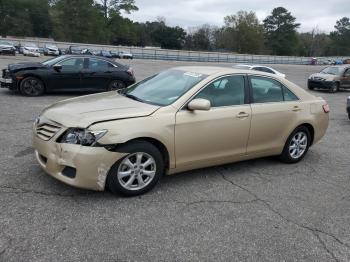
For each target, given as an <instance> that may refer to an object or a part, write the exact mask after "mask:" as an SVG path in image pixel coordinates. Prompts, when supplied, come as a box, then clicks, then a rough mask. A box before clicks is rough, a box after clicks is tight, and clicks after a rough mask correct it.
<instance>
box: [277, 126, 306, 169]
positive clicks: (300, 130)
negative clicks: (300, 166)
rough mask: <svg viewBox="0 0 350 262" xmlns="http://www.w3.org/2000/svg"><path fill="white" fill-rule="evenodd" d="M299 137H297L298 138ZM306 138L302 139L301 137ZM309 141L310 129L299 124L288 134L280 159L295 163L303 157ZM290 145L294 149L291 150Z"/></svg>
mask: <svg viewBox="0 0 350 262" xmlns="http://www.w3.org/2000/svg"><path fill="white" fill-rule="evenodd" d="M298 138H299V139H298ZM304 138H305V139H306V141H304V140H303V139H304ZM310 142H311V135H310V131H309V129H308V128H307V127H305V126H299V127H297V128H296V129H294V131H293V132H292V133H291V134H290V136H289V137H288V139H287V142H286V144H285V145H284V148H283V151H282V154H281V155H280V160H281V161H282V162H284V163H289V164H292V163H297V162H299V161H300V160H302V159H303V158H304V156H305V155H306V153H307V151H308V150H309V147H310ZM292 147H294V148H295V149H294V150H293V149H292Z"/></svg>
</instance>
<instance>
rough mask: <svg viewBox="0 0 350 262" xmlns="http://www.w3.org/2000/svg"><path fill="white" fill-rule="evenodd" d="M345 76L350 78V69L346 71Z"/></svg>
mask: <svg viewBox="0 0 350 262" xmlns="http://www.w3.org/2000/svg"><path fill="white" fill-rule="evenodd" d="M344 76H350V68H348V69H346V70H345V72H344Z"/></svg>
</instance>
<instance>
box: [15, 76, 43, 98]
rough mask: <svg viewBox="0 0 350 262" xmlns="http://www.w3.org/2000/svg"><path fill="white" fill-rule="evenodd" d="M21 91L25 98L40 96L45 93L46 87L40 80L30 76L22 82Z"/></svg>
mask: <svg viewBox="0 0 350 262" xmlns="http://www.w3.org/2000/svg"><path fill="white" fill-rule="evenodd" d="M19 90H20V92H21V94H22V95H24V96H40V95H42V94H43V93H44V91H45V86H44V83H43V82H42V81H41V80H40V79H39V78H36V77H33V76H29V77H26V78H24V79H23V80H22V81H21V83H20V87H19Z"/></svg>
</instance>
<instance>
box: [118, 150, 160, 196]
mask: <svg viewBox="0 0 350 262" xmlns="http://www.w3.org/2000/svg"><path fill="white" fill-rule="evenodd" d="M156 168H157V167H156V161H155V159H154V158H153V157H152V156H151V155H149V154H147V153H144V152H137V153H134V154H131V155H128V156H127V157H125V158H124V159H123V161H122V162H121V163H120V165H119V168H118V173H117V177H118V180H119V183H120V185H121V186H122V187H124V188H125V189H127V190H133V191H134V190H140V189H143V188H145V187H146V186H147V185H149V184H150V183H151V182H152V180H153V178H154V176H155V174H156Z"/></svg>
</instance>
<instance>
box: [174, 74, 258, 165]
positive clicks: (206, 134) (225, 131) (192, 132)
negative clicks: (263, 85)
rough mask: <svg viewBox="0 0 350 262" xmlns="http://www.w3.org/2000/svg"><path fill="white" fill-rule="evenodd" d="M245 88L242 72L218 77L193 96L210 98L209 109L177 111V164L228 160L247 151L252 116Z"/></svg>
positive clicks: (226, 161) (224, 161)
mask: <svg viewBox="0 0 350 262" xmlns="http://www.w3.org/2000/svg"><path fill="white" fill-rule="evenodd" d="M246 90H247V89H246V78H245V76H243V75H232V76H225V77H222V78H219V79H216V80H214V81H213V82H212V83H210V84H209V85H207V86H206V87H205V88H204V89H202V90H201V91H200V92H199V93H198V94H197V95H196V96H195V97H193V99H195V98H204V99H207V100H209V101H210V103H211V109H210V110H209V111H199V110H196V111H190V110H188V109H187V107H185V108H183V109H182V110H180V111H179V112H178V113H177V114H176V126H175V144H176V147H175V154H176V167H179V168H184V167H185V168H186V167H190V168H196V167H203V166H210V165H215V164H221V163H228V162H232V161H233V160H234V159H236V158H238V157H240V156H242V155H244V154H245V153H246V149H247V142H248V136H249V129H250V120H251V108H250V105H249V104H248V103H247V92H246ZM189 102H190V101H189Z"/></svg>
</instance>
